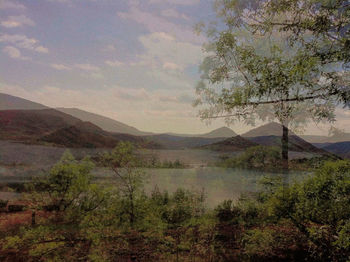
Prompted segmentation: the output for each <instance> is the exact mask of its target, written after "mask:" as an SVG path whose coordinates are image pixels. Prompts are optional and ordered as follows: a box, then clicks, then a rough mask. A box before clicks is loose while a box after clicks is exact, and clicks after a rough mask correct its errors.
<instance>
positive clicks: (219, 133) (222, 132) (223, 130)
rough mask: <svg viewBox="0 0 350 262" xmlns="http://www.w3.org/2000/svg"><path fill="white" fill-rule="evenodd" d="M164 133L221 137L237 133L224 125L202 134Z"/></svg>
mask: <svg viewBox="0 0 350 262" xmlns="http://www.w3.org/2000/svg"><path fill="white" fill-rule="evenodd" d="M166 135H170V136H180V137H204V138H219V137H220V138H221V137H226V138H228V137H233V136H237V134H236V133H235V132H234V131H233V130H232V129H231V128H228V127H226V126H223V127H220V128H217V129H214V130H212V131H210V132H208V133H204V134H177V133H166Z"/></svg>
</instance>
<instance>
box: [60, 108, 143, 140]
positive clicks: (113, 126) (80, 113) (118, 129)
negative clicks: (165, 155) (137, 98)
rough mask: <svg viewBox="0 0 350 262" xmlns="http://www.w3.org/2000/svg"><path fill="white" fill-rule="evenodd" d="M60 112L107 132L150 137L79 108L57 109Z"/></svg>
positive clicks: (130, 127)
mask: <svg viewBox="0 0 350 262" xmlns="http://www.w3.org/2000/svg"><path fill="white" fill-rule="evenodd" d="M56 109H57V110H58V111H61V112H63V113H66V114H69V115H71V116H74V117H76V118H79V119H80V120H82V121H87V122H91V123H93V124H95V125H96V126H99V127H100V128H102V129H103V130H105V131H108V132H113V133H123V134H130V135H134V136H142V135H150V133H147V132H142V131H140V130H138V129H137V128H135V127H132V126H128V125H126V124H124V123H122V122H119V121H116V120H114V119H111V118H108V117H104V116H101V115H98V114H94V113H90V112H87V111H84V110H81V109H78V108H56Z"/></svg>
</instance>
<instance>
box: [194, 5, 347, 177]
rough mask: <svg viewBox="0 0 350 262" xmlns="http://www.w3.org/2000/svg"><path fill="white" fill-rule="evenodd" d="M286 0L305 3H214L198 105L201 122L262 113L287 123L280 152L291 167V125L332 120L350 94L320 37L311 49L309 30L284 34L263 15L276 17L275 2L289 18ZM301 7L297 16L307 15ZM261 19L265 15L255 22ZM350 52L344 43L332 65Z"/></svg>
mask: <svg viewBox="0 0 350 262" xmlns="http://www.w3.org/2000/svg"><path fill="white" fill-rule="evenodd" d="M285 2H288V3H291V2H293V3H297V2H305V1H297V0H290V1H289V0H285V1H282V2H281V1H272V0H271V1H254V0H252V1H239V0H221V1H217V2H216V10H217V14H218V18H219V21H218V23H217V24H216V25H214V26H210V27H208V30H207V34H208V38H209V43H208V44H207V45H205V51H207V53H208V56H207V57H206V58H205V59H204V61H203V63H202V65H201V67H200V69H201V72H202V75H201V81H200V82H199V83H198V85H197V88H196V90H197V94H198V99H197V101H196V102H195V105H196V106H199V107H201V108H200V111H199V114H200V116H201V118H202V119H213V118H219V117H223V118H225V119H226V121H227V122H233V121H235V120H239V121H240V120H243V121H245V122H246V123H247V124H254V123H255V119H256V118H259V119H261V120H272V119H277V120H278V121H279V122H280V123H281V124H282V126H283V132H282V150H281V155H282V159H283V167H284V169H285V170H288V128H289V127H300V126H301V125H302V124H304V123H305V122H306V121H307V120H308V119H310V118H311V119H312V120H314V121H316V122H319V121H322V120H323V121H324V120H326V121H334V120H335V116H334V113H333V112H334V109H335V106H336V105H338V104H339V103H341V104H346V103H347V102H348V101H349V98H350V95H349V90H348V87H346V88H344V81H345V80H346V78H344V75H346V73H347V72H341V71H339V70H338V69H337V68H338V67H337V66H336V65H332V66H330V64H329V63H327V62H326V60H325V59H324V58H323V56H322V55H321V54H320V52H317V50H321V47H319V46H318V45H316V43H319V42H316V43H314V45H313V48H314V50H315V52H310V51H309V49H310V48H311V47H310V46H309V45H307V44H304V42H303V41H302V40H303V39H305V38H306V35H307V33H308V32H307V31H306V30H304V33H302V31H300V30H299V31H297V32H294V31H292V30H290V31H288V33H284V34H283V33H282V32H281V31H283V30H280V31H276V30H274V27H273V24H272V25H271V23H270V22H271V21H270V20H269V19H268V18H266V17H265V14H266V13H268V14H271V16H272V10H274V9H273V8H272V7H270V5H269V3H274V4H273V5H272V4H271V5H272V6H274V8H275V9H277V10H278V11H280V13H279V15H280V16H281V17H283V16H286V15H287V13H288V12H289V11H288V9H286V10H285V9H284V5H283V3H285ZM306 2H307V1H306ZM310 2H320V1H310ZM267 8H270V9H268V10H267ZM298 10H299V9H296V10H295V13H293V15H292V16H293V17H294V16H295V17H298V16H302V17H303V15H301V13H300V12H301V11H300V10H299V12H298ZM283 12H284V13H283ZM289 15H290V14H289V13H288V16H287V17H289ZM259 17H263V18H264V19H265V20H263V21H260V20H259V22H256V19H259ZM314 26H316V27H317V26H319V27H321V24H319V23H318V24H315V25H314ZM201 27H203V26H201ZM268 29H269V30H268ZM287 29H288V27H287ZM287 29H285V31H287ZM285 31H283V32H285ZM316 31H317V28H316V29H315V34H316ZM297 34H299V35H301V36H303V39H302V38H301V37H298V36H299V35H297ZM288 39H292V40H293V41H292V40H290V41H288ZM345 46H346V44H345ZM345 49H346V48H345V47H344V49H342V48H339V50H338V56H335V55H334V56H333V58H334V59H333V60H332V62H334V61H335V57H338V60H337V61H338V62H339V61H343V62H344V61H346V60H345V59H346V58H347V56H346V55H345V54H344V52H345ZM340 54H342V56H341V55H340Z"/></svg>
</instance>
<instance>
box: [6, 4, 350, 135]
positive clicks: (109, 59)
mask: <svg viewBox="0 0 350 262" xmlns="http://www.w3.org/2000/svg"><path fill="white" fill-rule="evenodd" d="M213 18H214V13H213V10H212V1H211V0H142V1H141V0H140V1H138V0H131V1H127V0H22V1H19V0H18V1H15V0H0V69H1V70H0V92H5V93H9V94H12V95H16V96H20V97H23V98H27V99H30V100H32V101H36V102H39V103H43V104H45V105H48V106H52V107H77V108H81V109H84V110H87V111H91V112H94V113H98V114H102V115H105V116H108V117H111V118H114V119H116V120H119V121H122V122H124V123H126V124H129V125H132V126H135V127H137V128H139V129H141V130H145V131H153V132H181V133H198V132H206V131H208V130H211V129H214V128H217V127H220V126H222V125H224V123H223V122H221V121H215V122H213V123H212V124H211V125H210V126H207V125H206V124H205V123H203V122H201V121H200V120H199V119H198V117H197V116H196V115H197V112H196V109H195V108H193V107H192V105H191V104H192V100H193V98H194V87H195V85H196V82H197V80H198V78H199V74H198V65H199V63H200V61H201V59H202V58H203V53H202V48H201V45H202V44H203V42H204V41H205V39H204V38H203V37H202V36H197V35H196V34H195V33H194V32H193V27H194V25H195V24H196V23H197V22H200V21H210V20H212V19H213ZM339 116H340V121H339V122H338V127H340V128H343V129H346V128H347V124H349V122H348V120H347V119H349V115H348V112H344V111H341V112H339ZM231 127H232V128H233V129H234V130H235V131H236V132H238V133H240V132H244V131H245V130H247V129H249V128H250V127H246V126H243V125H240V124H236V125H234V126H231ZM325 132H326V129H325V128H322V127H320V128H313V129H312V133H325Z"/></svg>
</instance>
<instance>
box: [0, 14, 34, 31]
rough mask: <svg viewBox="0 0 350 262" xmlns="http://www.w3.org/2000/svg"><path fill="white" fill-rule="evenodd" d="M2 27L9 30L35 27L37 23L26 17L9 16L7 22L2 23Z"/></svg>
mask: <svg viewBox="0 0 350 262" xmlns="http://www.w3.org/2000/svg"><path fill="white" fill-rule="evenodd" d="M0 24H1V26H3V27H7V28H14V27H21V26H24V25H28V26H34V25H35V23H34V21H33V20H31V19H30V18H28V17H26V16H25V15H17V16H9V17H7V18H6V19H5V20H3V21H1V23H0Z"/></svg>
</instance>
